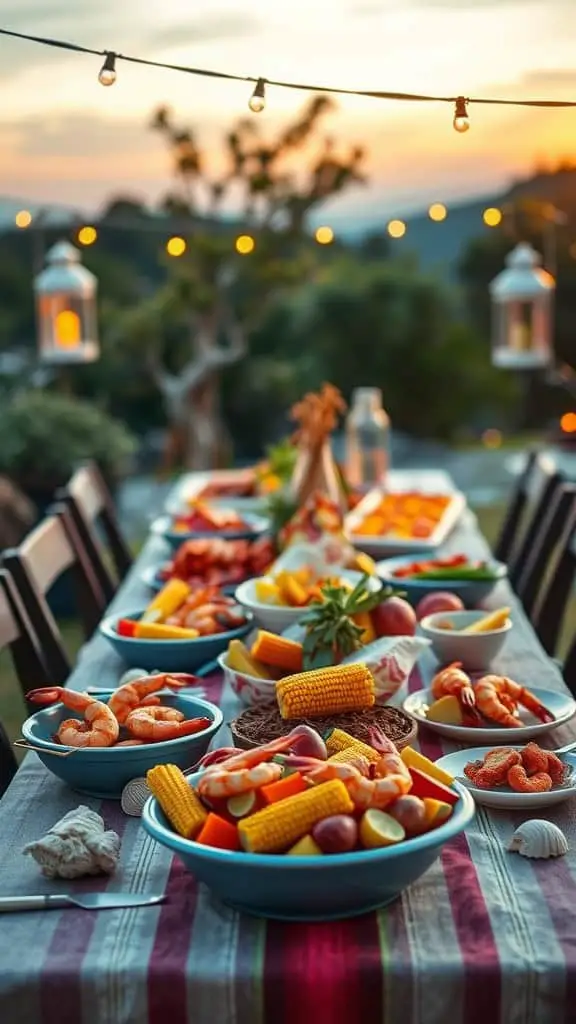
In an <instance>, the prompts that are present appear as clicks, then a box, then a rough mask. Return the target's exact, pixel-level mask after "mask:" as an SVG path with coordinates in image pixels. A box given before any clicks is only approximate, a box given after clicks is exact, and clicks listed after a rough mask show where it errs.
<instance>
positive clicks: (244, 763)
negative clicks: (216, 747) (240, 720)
mask: <svg viewBox="0 0 576 1024" xmlns="http://www.w3.org/2000/svg"><path fill="white" fill-rule="evenodd" d="M292 742H293V740H292V738H291V737H290V736H280V737H279V738H278V739H277V740H272V741H271V742H270V743H263V744H262V746H260V747H254V748H253V749H252V750H242V751H239V753H238V754H234V755H232V757H229V758H227V759H226V760H225V761H221V762H220V763H219V764H212V765H210V766H209V767H208V768H206V769H205V770H204V772H203V773H202V775H201V777H200V779H199V781H198V786H197V789H198V793H199V795H200V796H202V797H206V799H208V800H210V799H212V800H216V799H218V798H220V797H226V796H234V795H236V794H237V793H247V792H249V791H250V790H253V789H259V788H260V786H265V785H267V783H269V782H275V781H276V780H277V779H279V778H280V776H281V775H282V772H283V767H282V765H280V764H268V763H267V762H269V761H271V760H272V758H273V757H274V756H275V755H276V754H280V753H282V751H284V750H288V749H289V748H290V744H291V743H292Z"/></svg>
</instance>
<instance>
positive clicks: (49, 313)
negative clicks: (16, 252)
mask: <svg viewBox="0 0 576 1024" xmlns="http://www.w3.org/2000/svg"><path fill="white" fill-rule="evenodd" d="M46 264H47V265H46V267H45V269H44V270H42V271H41V272H40V273H39V274H38V276H37V278H36V280H35V282H34V291H35V294H36V311H37V319H38V333H39V348H40V359H41V361H42V362H43V363H59V364H65V363H91V362H93V361H94V360H95V359H97V358H98V355H99V345H98V329H97V318H96V289H97V280H96V278H95V276H94V274H92V273H91V272H90V271H89V270H87V269H86V267H83V266H82V264H81V263H80V253H79V252H78V250H77V249H75V248H74V246H73V245H71V244H70V243H69V242H58V243H57V244H56V245H55V246H54V247H53V248H52V249H50V251H49V253H48V255H47V257H46Z"/></svg>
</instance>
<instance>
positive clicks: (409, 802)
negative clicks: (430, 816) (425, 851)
mask: <svg viewBox="0 0 576 1024" xmlns="http://www.w3.org/2000/svg"><path fill="white" fill-rule="evenodd" d="M387 810H388V814H389V815H390V816H391V817H392V818H394V820H395V821H397V822H398V824H399V825H402V828H403V829H404V831H405V833H406V835H407V836H414V835H417V834H418V833H419V832H423V831H424V829H425V828H426V827H427V822H426V807H425V804H424V801H423V800H421V799H420V797H419V796H410V794H407V795H406V796H399V797H398V799H397V800H395V801H394V803H393V804H391V805H390V807H388V809H387Z"/></svg>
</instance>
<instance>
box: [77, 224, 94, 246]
mask: <svg viewBox="0 0 576 1024" xmlns="http://www.w3.org/2000/svg"><path fill="white" fill-rule="evenodd" d="M97 238H98V232H97V231H96V228H93V227H92V226H91V225H88V224H87V225H86V227H84V228H80V231H79V232H78V241H79V242H80V245H93V243H94V242H95V241H96V239H97Z"/></svg>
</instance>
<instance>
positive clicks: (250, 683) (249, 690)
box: [216, 651, 276, 708]
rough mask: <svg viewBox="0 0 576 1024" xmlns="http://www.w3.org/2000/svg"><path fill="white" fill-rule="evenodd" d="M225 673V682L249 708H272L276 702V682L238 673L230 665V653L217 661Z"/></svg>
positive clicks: (225, 653)
mask: <svg viewBox="0 0 576 1024" xmlns="http://www.w3.org/2000/svg"><path fill="white" fill-rule="evenodd" d="M216 660H217V662H218V664H219V666H220V668H221V669H222V671H223V673H224V680H225V682H227V683H230V686H231V688H232V690H233V692H234V693H235V694H236V696H237V697H238V698H239V699H240V700H241V701H242V703H243V704H245V705H246V707H248V708H256V707H265V706H268V707H270V706H271V705H272V704H274V703H275V701H276V680H275V679H259V678H258V676H249V675H248V674H247V673H246V672H238V671H236V669H233V668H230V666H229V665H228V651H224V653H223V654H220V655H219V657H218V658H217V659H216Z"/></svg>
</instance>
